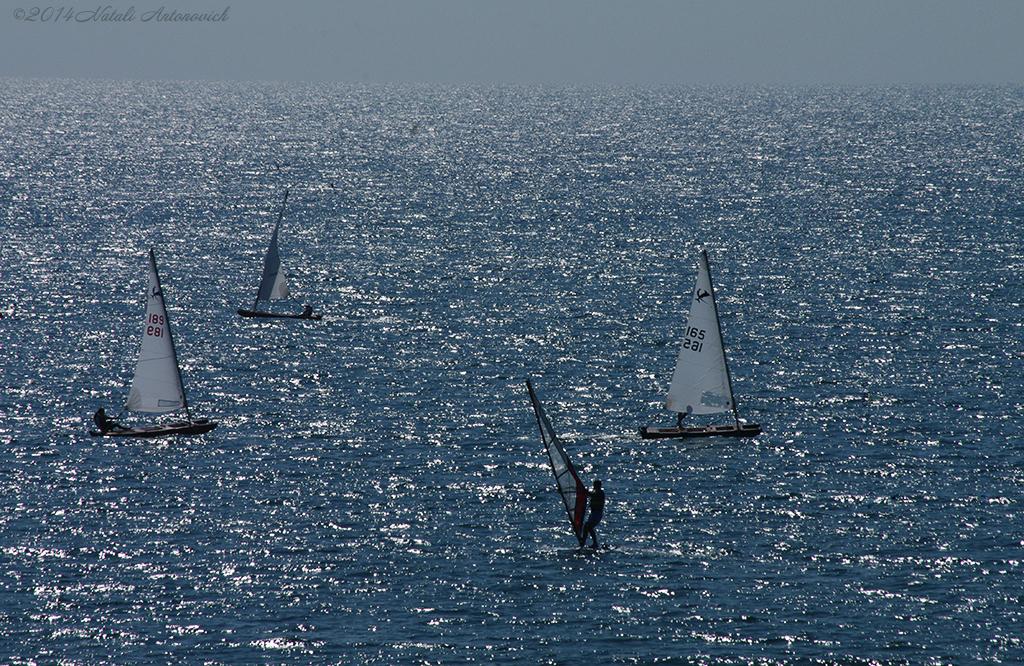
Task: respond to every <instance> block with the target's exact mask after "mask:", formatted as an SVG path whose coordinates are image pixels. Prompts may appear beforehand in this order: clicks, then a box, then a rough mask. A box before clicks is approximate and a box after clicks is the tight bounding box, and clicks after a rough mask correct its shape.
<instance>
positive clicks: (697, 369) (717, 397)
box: [640, 251, 761, 439]
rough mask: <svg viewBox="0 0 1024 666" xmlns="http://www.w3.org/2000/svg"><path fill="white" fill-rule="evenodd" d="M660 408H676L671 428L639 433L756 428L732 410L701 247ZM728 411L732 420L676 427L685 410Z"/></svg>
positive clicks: (735, 432) (749, 431) (731, 432)
mask: <svg viewBox="0 0 1024 666" xmlns="http://www.w3.org/2000/svg"><path fill="white" fill-rule="evenodd" d="M663 408H664V409H666V410H668V411H672V412H676V413H678V415H679V419H678V421H677V423H676V427H674V428H651V427H644V428H640V436H641V437H643V438H644V439H659V438H686V437H753V436H755V435H758V434H760V433H761V426H760V425H759V424H757V423H744V422H741V421H740V417H739V412H738V411H737V409H736V400H735V399H734V397H733V394H732V378H731V377H730V375H729V364H728V363H727V362H726V359H725V346H724V345H723V343H722V330H721V326H720V325H719V322H718V307H717V305H716V304H715V289H714V286H712V284H711V269H710V268H709V267H708V253H707V252H706V251H701V254H700V258H699V267H698V270H697V286H696V287H695V288H694V290H693V302H692V304H691V305H690V316H689V318H688V319H687V320H686V329H685V334H684V337H683V346H682V349H680V350H679V357H678V358H677V360H676V369H675V372H674V373H673V374H672V382H671V384H670V385H669V389H668V395H667V396H666V397H665V404H664V405H663ZM730 411H731V412H732V414H733V418H734V419H735V422H734V423H730V424H727V425H718V426H687V427H683V426H682V419H683V417H684V416H686V415H688V414H720V413H724V412H730Z"/></svg>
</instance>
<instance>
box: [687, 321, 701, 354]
mask: <svg viewBox="0 0 1024 666" xmlns="http://www.w3.org/2000/svg"><path fill="white" fill-rule="evenodd" d="M703 340H704V329H703V328H693V327H691V326H687V327H686V338H685V339H684V340H683V349H691V350H693V351H695V352H699V351H700V350H702V349H704V342H703Z"/></svg>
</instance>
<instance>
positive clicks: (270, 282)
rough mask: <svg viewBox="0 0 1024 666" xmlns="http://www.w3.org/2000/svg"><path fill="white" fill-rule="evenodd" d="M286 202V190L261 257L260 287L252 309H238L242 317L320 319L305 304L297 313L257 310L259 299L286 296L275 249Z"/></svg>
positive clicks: (285, 282)
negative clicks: (272, 230) (275, 222)
mask: <svg viewBox="0 0 1024 666" xmlns="http://www.w3.org/2000/svg"><path fill="white" fill-rule="evenodd" d="M287 204H288V190H285V191H284V201H283V202H282V203H281V212H279V213H278V214H277V224H275V225H274V234H273V235H272V236H271V237H270V247H268V248H267V254H266V256H264V257H263V277H262V278H261V279H260V287H259V289H258V290H257V291H256V302H255V303H253V305H252V310H239V311H238V314H240V315H242V316H243V317H264V318H272V319H320V317H321V315H318V314H313V308H312V307H310V306H308V305H307V306H306V307H305V309H304V310H303V311H302V312H301V313H299V314H281V313H276V312H265V311H262V310H258V309H257V308H258V307H259V304H260V301H271V300H276V299H280V298H288V297H289V296H290V294H289V293H288V280H286V279H285V276H284V269H283V268H281V255H280V254H279V253H278V251H277V234H278V231H280V229H281V218H282V217H283V216H284V207H285V206H286V205H287Z"/></svg>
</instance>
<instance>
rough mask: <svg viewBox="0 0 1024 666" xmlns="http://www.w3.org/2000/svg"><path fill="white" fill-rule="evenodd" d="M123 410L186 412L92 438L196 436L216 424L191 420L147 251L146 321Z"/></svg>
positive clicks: (160, 291)
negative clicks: (182, 418)
mask: <svg viewBox="0 0 1024 666" xmlns="http://www.w3.org/2000/svg"><path fill="white" fill-rule="evenodd" d="M125 408H126V409H127V410H128V411H132V412H146V413H150V414H164V413H167V412H173V411H178V410H181V409H184V410H185V419H186V420H185V421H178V422H176V423H165V424H159V425H152V426H144V427H139V428H124V427H121V426H116V425H115V426H114V427H113V428H112V429H109V430H108V429H105V428H104V429H103V430H90V431H89V434H90V435H92V436H93V437H163V436H164V435H199V434H202V433H204V432H209V431H211V430H213V429H214V428H216V427H217V424H216V423H214V422H212V421H209V420H207V419H193V418H192V414H191V412H190V411H189V408H188V400H187V399H186V398H185V385H184V384H183V383H182V381H181V370H180V368H179V367H178V355H177V353H175V350H174V338H173V337H172V335H171V320H170V319H169V318H168V317H167V308H166V307H165V305H164V292H163V289H162V288H161V287H160V275H159V274H158V273H157V271H156V257H155V256H154V254H153V250H150V251H149V283H148V286H147V289H146V318H145V320H144V321H143V323H142V347H141V348H140V349H139V360H138V363H136V365H135V378H134V379H133V380H132V387H131V390H130V391H129V392H128V401H127V403H126V404H125Z"/></svg>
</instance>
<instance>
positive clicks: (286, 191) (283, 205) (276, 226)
mask: <svg viewBox="0 0 1024 666" xmlns="http://www.w3.org/2000/svg"><path fill="white" fill-rule="evenodd" d="M286 205H288V188H285V190H284V201H282V202H281V210H280V211H279V212H278V213H277V223H276V224H275V225H274V235H273V236H272V237H271V241H270V243H271V246H273V245H275V244H276V243H277V230H278V229H279V228H280V227H281V218H283V217H284V207H285V206H286ZM275 250H276V248H275ZM267 252H268V254H269V252H270V249H269V248H268V249H267ZM266 268H267V266H266V259H264V260H263V271H264V278H266ZM277 269H278V270H281V266H280V262H279V263H278V267H277ZM261 291H263V281H262V280H261V281H260V286H259V288H257V289H256V300H255V301H254V302H253V304H252V309H253V311H254V312H255V311H256V306H257V305H259V304H260V292H261Z"/></svg>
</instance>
